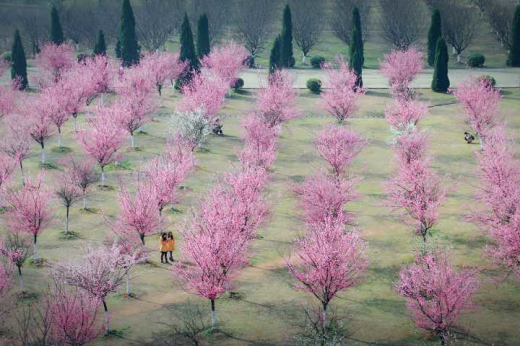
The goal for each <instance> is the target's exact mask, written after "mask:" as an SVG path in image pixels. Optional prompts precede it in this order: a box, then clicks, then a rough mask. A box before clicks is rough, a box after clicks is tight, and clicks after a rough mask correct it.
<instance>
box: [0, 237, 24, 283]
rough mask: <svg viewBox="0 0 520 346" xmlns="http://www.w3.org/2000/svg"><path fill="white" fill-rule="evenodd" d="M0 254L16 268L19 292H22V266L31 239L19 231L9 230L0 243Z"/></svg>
mask: <svg viewBox="0 0 520 346" xmlns="http://www.w3.org/2000/svg"><path fill="white" fill-rule="evenodd" d="M0 245H2V247H1V248H0V254H1V255H2V256H3V257H5V258H7V260H8V262H9V264H11V265H13V266H15V267H16V268H17V269H18V278H19V279H20V293H23V292H24V286H23V275H22V268H23V266H24V264H25V261H26V260H27V257H29V249H30V247H31V241H30V239H29V238H28V237H27V235H25V234H23V233H19V232H17V231H16V230H15V231H13V230H10V231H9V232H8V234H7V237H6V239H5V240H4V241H3V242H2V243H1V244H0Z"/></svg>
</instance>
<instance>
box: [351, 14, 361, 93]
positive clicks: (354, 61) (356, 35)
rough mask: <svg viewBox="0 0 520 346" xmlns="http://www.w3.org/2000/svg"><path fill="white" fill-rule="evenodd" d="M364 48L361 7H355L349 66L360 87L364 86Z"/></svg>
mask: <svg viewBox="0 0 520 346" xmlns="http://www.w3.org/2000/svg"><path fill="white" fill-rule="evenodd" d="M363 49H364V48H363V32H362V31H361V16H360V15H359V9H358V8H357V7H354V9H353V10H352V37H351V39H350V47H349V57H350V59H349V67H350V68H351V69H352V70H354V72H355V73H356V76H357V80H356V86H358V87H362V86H363V64H364V63H365V56H364V52H363Z"/></svg>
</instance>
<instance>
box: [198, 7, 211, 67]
mask: <svg viewBox="0 0 520 346" xmlns="http://www.w3.org/2000/svg"><path fill="white" fill-rule="evenodd" d="M210 50H211V46H210V44H209V24H208V16H207V15H206V13H203V14H201V15H200V17H199V19H198V21H197V56H198V57H199V59H200V60H202V59H203V58H204V57H205V56H206V55H208V54H209V52H210Z"/></svg>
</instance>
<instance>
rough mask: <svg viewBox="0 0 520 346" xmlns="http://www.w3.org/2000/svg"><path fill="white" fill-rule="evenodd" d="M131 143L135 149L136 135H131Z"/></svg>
mask: <svg viewBox="0 0 520 346" xmlns="http://www.w3.org/2000/svg"><path fill="white" fill-rule="evenodd" d="M130 143H132V144H131V145H132V149H134V146H135V140H134V134H131V135H130Z"/></svg>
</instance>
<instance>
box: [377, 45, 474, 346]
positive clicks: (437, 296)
mask: <svg viewBox="0 0 520 346" xmlns="http://www.w3.org/2000/svg"><path fill="white" fill-rule="evenodd" d="M385 59H386V60H385V62H383V63H382V71H381V72H382V73H383V74H384V75H385V76H387V77H388V79H389V83H390V86H391V88H392V95H393V97H394V99H395V100H394V104H393V105H391V106H390V107H388V108H387V110H386V113H385V116H386V120H387V122H388V123H389V124H390V126H391V127H392V131H393V132H394V133H395V134H396V138H395V140H394V150H395V157H396V161H397V164H398V168H397V174H396V176H395V177H394V178H392V179H391V180H390V181H388V182H387V183H386V184H385V190H386V195H387V200H386V204H387V205H389V206H390V207H392V209H394V210H402V211H403V214H404V215H403V216H404V217H403V220H404V222H405V223H406V224H411V225H412V227H413V228H414V231H415V233H416V234H418V235H419V236H421V238H422V240H423V241H424V247H423V248H422V249H421V250H420V251H417V255H416V258H415V262H414V263H413V264H411V265H408V266H406V267H403V268H402V269H401V271H400V273H399V280H398V282H397V283H396V290H397V292H398V293H399V294H400V295H401V296H402V297H404V298H405V299H406V305H407V307H408V310H409V311H410V313H411V316H412V319H413V320H414V322H415V324H416V325H417V326H418V327H419V328H423V329H425V330H427V331H429V332H431V333H433V334H435V335H437V336H438V337H439V338H440V340H441V343H442V344H443V345H446V344H447V343H448V342H449V340H450V339H451V337H452V329H453V326H454V325H455V324H456V322H457V320H458V318H459V317H460V315H461V314H462V313H463V312H465V311H466V310H467V309H469V308H471V306H472V298H473V296H474V294H475V292H476V291H477V289H478V285H479V280H478V278H477V272H476V271H474V270H466V269H463V270H461V271H459V272H457V271H456V270H455V269H454V268H453V266H452V264H451V263H450V261H449V253H448V251H446V250H444V249H442V248H440V247H438V246H435V245H431V244H429V245H426V240H427V236H428V235H429V234H430V230H431V228H432V227H434V226H435V225H436V223H437V221H438V218H439V208H440V206H441V204H442V203H443V201H444V199H445V196H446V190H445V189H444V188H443V187H442V185H441V181H440V179H439V177H438V175H437V174H436V173H434V172H432V171H431V169H430V167H429V162H430V159H429V158H428V157H427V153H426V151H427V146H428V140H427V138H426V135H425V134H424V133H422V132H421V131H420V130H419V129H418V128H417V124H418V122H419V121H420V120H421V119H422V118H423V117H424V116H425V115H426V114H427V107H426V105H424V104H422V103H420V102H419V101H417V96H418V94H417V93H416V92H414V91H413V90H411V89H410V87H409V83H410V82H411V81H412V80H413V79H414V77H415V76H416V75H417V73H419V72H420V71H421V70H422V66H423V61H422V55H421V54H420V53H419V52H418V51H417V50H415V49H414V48H410V49H408V50H406V51H394V52H392V53H390V54H387V55H385Z"/></svg>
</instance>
